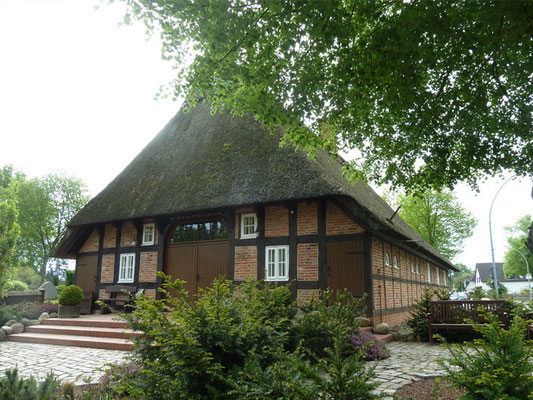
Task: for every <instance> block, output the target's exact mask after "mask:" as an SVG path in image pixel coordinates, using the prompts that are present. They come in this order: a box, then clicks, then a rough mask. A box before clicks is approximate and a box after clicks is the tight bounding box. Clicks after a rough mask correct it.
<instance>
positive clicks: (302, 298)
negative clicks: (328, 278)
mask: <svg viewBox="0 0 533 400" xmlns="http://www.w3.org/2000/svg"><path fill="white" fill-rule="evenodd" d="M296 296H297V297H296V302H297V304H298V307H301V306H303V305H305V304H306V303H308V302H310V301H311V299H312V298H313V296H314V297H315V299H316V298H318V290H317V289H298V291H297V294H296Z"/></svg>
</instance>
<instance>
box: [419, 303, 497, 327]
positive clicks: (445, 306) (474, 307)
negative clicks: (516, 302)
mask: <svg viewBox="0 0 533 400" xmlns="http://www.w3.org/2000/svg"><path fill="white" fill-rule="evenodd" d="M483 309H484V310H485V311H489V312H491V313H492V314H494V315H497V316H498V318H500V320H501V321H504V320H505V319H506V310H505V301H504V300H464V301H463V300H459V301H455V300H440V301H432V302H431V303H430V305H429V312H430V314H431V317H432V320H433V322H448V323H459V324H460V323H463V322H464V319H465V318H468V319H470V320H472V321H474V322H479V323H481V322H486V321H485V319H484V318H483V317H482V316H481V314H480V312H481V311H482V310H483Z"/></svg>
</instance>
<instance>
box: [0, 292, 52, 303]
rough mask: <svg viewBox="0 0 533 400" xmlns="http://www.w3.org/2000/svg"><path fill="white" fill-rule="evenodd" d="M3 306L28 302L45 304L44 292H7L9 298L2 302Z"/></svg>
mask: <svg viewBox="0 0 533 400" xmlns="http://www.w3.org/2000/svg"><path fill="white" fill-rule="evenodd" d="M1 302H2V303H3V304H7V305H12V304H20V303H27V302H32V303H34V302H39V303H43V302H44V290H42V291H41V290H26V291H23V292H15V291H11V292H7V297H4V298H3V299H2V301H1Z"/></svg>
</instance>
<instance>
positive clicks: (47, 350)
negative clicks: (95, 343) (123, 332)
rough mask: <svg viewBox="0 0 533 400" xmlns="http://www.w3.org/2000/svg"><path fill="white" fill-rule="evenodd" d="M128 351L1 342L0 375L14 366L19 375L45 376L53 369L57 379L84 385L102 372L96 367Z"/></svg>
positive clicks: (118, 359)
mask: <svg viewBox="0 0 533 400" xmlns="http://www.w3.org/2000/svg"><path fill="white" fill-rule="evenodd" d="M128 354H129V352H126V351H117V350H102V349H91V348H85V347H70V346H58V345H51V344H36V343H20V342H9V341H8V342H0V374H2V375H3V373H4V371H5V370H6V369H12V368H17V369H18V371H19V374H20V375H22V376H30V375H33V376H34V377H36V378H44V377H46V375H47V374H48V373H49V372H53V373H54V375H55V376H56V377H58V378H59V379H60V380H65V381H70V382H75V383H76V384H83V383H84V382H96V381H97V380H98V378H99V377H100V375H102V372H100V371H95V368H102V367H105V364H107V363H116V362H121V361H122V359H123V358H124V357H125V356H126V355H128Z"/></svg>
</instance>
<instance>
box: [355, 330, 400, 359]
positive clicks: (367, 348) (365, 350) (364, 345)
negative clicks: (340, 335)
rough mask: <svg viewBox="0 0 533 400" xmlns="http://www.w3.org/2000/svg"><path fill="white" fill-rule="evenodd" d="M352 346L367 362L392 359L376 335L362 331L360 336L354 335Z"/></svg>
mask: <svg viewBox="0 0 533 400" xmlns="http://www.w3.org/2000/svg"><path fill="white" fill-rule="evenodd" d="M350 344H351V345H352V346H353V348H354V350H355V352H357V353H358V354H361V357H362V359H363V360H365V361H374V360H384V359H386V358H389V357H390V353H389V351H388V350H387V348H386V347H385V345H384V344H383V343H382V342H380V341H379V340H376V337H375V336H374V335H372V334H371V333H368V332H365V331H361V332H359V333H358V334H353V333H352V336H351V339H350Z"/></svg>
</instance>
